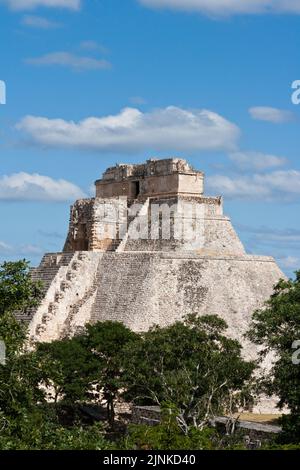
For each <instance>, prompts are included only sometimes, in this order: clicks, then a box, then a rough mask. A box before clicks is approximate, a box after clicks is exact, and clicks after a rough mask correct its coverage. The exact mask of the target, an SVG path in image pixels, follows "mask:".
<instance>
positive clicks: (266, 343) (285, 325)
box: [248, 271, 300, 442]
mask: <svg viewBox="0 0 300 470" xmlns="http://www.w3.org/2000/svg"><path fill="white" fill-rule="evenodd" d="M248 337H249V338H250V339H251V341H253V342H254V343H256V344H259V345H261V347H262V351H261V356H262V357H264V356H265V355H266V354H267V353H272V352H273V353H275V362H274V366H273V368H272V370H271V371H270V374H269V376H268V377H267V378H266V379H265V380H264V381H263V383H264V386H265V390H266V391H267V393H268V394H269V395H274V394H275V395H277V396H278V397H279V402H278V407H279V408H282V407H284V406H285V405H286V406H288V408H289V410H290V415H287V416H284V417H283V418H282V425H283V430H284V434H283V436H282V437H283V438H284V439H288V440H290V441H291V442H299V441H300V365H299V364H297V363H296V362H298V361H297V359H299V358H300V357H299V356H300V354H298V355H297V352H296V350H295V349H294V346H295V345H296V343H294V342H295V341H299V340H300V271H298V272H297V273H296V279H295V280H291V279H290V280H288V281H285V280H281V281H280V282H279V283H278V284H277V285H276V287H275V289H274V293H273V295H272V296H271V298H270V299H269V300H268V301H267V302H266V305H265V306H264V308H262V309H260V310H257V311H256V312H255V313H254V315H253V320H252V324H251V327H250V330H249V333H248ZM298 344H299V343H298ZM298 348H299V345H298ZM293 355H294V359H296V361H295V360H294V361H293Z"/></svg>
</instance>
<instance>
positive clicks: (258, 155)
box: [229, 151, 287, 171]
mask: <svg viewBox="0 0 300 470" xmlns="http://www.w3.org/2000/svg"><path fill="white" fill-rule="evenodd" d="M229 158H230V160H231V161H232V162H234V164H235V165H236V166H237V167H238V168H239V169H241V170H257V171H261V170H266V169H267V168H274V167H280V166H283V165H285V164H286V163H287V159H286V158H284V157H277V156H276V155H269V154H266V153H262V152H251V151H250V152H235V153H232V154H230V155H229Z"/></svg>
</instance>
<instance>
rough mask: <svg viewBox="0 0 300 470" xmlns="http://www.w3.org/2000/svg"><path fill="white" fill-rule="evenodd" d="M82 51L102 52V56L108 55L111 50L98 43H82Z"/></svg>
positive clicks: (89, 41)
mask: <svg viewBox="0 0 300 470" xmlns="http://www.w3.org/2000/svg"><path fill="white" fill-rule="evenodd" d="M79 47H80V49H82V50H85V51H91V52H92V51H94V52H100V53H101V54H108V53H109V50H108V49H107V47H105V46H103V44H99V43H98V42H97V41H92V40H88V41H81V43H80V45H79Z"/></svg>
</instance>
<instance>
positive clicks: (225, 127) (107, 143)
mask: <svg viewBox="0 0 300 470" xmlns="http://www.w3.org/2000/svg"><path fill="white" fill-rule="evenodd" d="M17 129H19V130H22V131H24V132H25V133H27V134H28V135H29V136H30V137H31V139H32V140H33V141H34V142H36V143H39V144H43V145H47V146H55V147H70V148H82V149H95V150H99V151H118V152H125V153H127V152H129V151H130V152H138V151H142V150H149V149H151V150H153V151H184V152H188V151H201V150H219V149H229V150H234V149H235V147H236V141H237V139H238V137H239V133H240V132H239V129H238V127H237V126H236V125H235V124H233V123H231V122H230V121H228V120H227V119H225V118H224V117H222V116H220V115H219V114H216V113H214V112H212V111H208V110H193V111H191V110H185V109H181V108H177V107H175V106H169V107H167V108H164V109H157V110H154V111H152V112H148V113H142V112H141V111H139V110H138V109H135V108H125V109H123V110H121V112H120V113H119V114H116V115H112V116H105V117H89V118H87V119H84V120H83V121H80V122H78V123H76V122H74V121H65V120H63V119H48V118H45V117H37V116H26V117H24V118H23V119H22V120H21V121H20V122H19V123H18V124H17Z"/></svg>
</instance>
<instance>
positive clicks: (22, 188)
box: [0, 172, 85, 202]
mask: <svg viewBox="0 0 300 470" xmlns="http://www.w3.org/2000/svg"><path fill="white" fill-rule="evenodd" d="M82 197H85V194H84V192H83V191H82V190H81V189H80V188H79V187H78V186H76V185H75V184H73V183H70V182H69V181H66V180H64V179H57V180H56V179H53V178H50V177H49V176H43V175H39V174H37V173H34V174H29V173H25V172H20V173H14V174H11V175H4V176H1V177H0V201H44V202H45V201H52V202H63V201H73V200H75V199H79V198H82Z"/></svg>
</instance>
